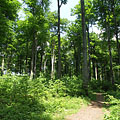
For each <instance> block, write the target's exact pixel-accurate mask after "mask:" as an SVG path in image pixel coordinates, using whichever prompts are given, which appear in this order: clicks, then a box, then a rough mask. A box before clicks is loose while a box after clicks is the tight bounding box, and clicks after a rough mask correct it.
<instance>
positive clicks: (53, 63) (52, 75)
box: [51, 40, 55, 79]
mask: <svg viewBox="0 0 120 120" xmlns="http://www.w3.org/2000/svg"><path fill="white" fill-rule="evenodd" d="M54 46H55V45H54V40H53V41H52V56H51V79H53V78H54V73H55V70H54V69H55V50H54Z"/></svg>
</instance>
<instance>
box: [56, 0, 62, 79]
mask: <svg viewBox="0 0 120 120" xmlns="http://www.w3.org/2000/svg"><path fill="white" fill-rule="evenodd" d="M57 1H58V78H60V77H61V47H60V46H61V42H60V1H59V0H57Z"/></svg>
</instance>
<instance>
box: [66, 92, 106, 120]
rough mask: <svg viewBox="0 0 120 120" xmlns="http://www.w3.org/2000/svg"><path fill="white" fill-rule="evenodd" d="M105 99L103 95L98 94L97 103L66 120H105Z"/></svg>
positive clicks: (92, 103) (94, 102)
mask: <svg viewBox="0 0 120 120" xmlns="http://www.w3.org/2000/svg"><path fill="white" fill-rule="evenodd" d="M103 104H104V97H103V95H102V93H96V101H92V102H91V104H90V105H88V106H87V107H83V108H81V109H80V111H79V112H78V113H76V114H73V115H71V116H67V117H66V119H65V120H103V118H104V112H103V109H102V108H103Z"/></svg>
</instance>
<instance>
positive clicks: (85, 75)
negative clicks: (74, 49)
mask: <svg viewBox="0 0 120 120" xmlns="http://www.w3.org/2000/svg"><path fill="white" fill-rule="evenodd" d="M84 7H85V6H84V0H81V13H82V32H83V83H84V84H83V85H84V87H86V88H87V85H88V66H87V40H86V23H85V8H84Z"/></svg>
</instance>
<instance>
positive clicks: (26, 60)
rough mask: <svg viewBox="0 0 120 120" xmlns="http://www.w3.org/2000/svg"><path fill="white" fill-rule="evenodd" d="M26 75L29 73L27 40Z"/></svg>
mask: <svg viewBox="0 0 120 120" xmlns="http://www.w3.org/2000/svg"><path fill="white" fill-rule="evenodd" d="M25 67H26V68H25V73H26V74H27V73H28V39H27V43H26V65H25Z"/></svg>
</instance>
